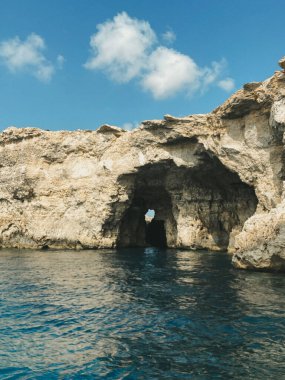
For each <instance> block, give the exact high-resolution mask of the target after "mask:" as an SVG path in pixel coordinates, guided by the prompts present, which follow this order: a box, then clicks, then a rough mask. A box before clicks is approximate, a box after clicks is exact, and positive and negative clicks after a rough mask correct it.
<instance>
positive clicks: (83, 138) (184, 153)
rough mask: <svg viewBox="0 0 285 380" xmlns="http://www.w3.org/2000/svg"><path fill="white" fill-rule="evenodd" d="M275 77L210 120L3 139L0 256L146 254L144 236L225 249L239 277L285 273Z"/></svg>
mask: <svg viewBox="0 0 285 380" xmlns="http://www.w3.org/2000/svg"><path fill="white" fill-rule="evenodd" d="M282 67H283V66H282ZM280 73H281V72H280V71H279V72H276V74H274V76H273V77H271V78H269V79H267V80H266V81H264V82H252V83H249V84H246V85H245V86H244V88H243V89H242V90H239V91H237V92H236V93H235V94H233V95H232V96H231V97H230V98H229V99H228V100H227V101H226V102H225V103H224V104H223V105H221V106H220V107H218V108H217V109H215V110H214V111H213V112H212V113H210V114H206V115H203V114H199V115H190V116H186V117H183V118H176V117H174V116H170V115H166V116H165V117H164V120H153V121H152V120H148V121H145V122H143V123H141V125H140V127H139V128H137V129H134V130H133V131H131V132H126V131H124V130H122V129H120V128H117V127H113V126H109V125H104V126H101V127H100V128H99V129H98V130H97V131H82V130H78V131H73V132H69V131H57V132H50V131H44V130H40V129H36V128H24V129H17V128H15V127H11V128H8V129H6V130H5V131H3V132H2V133H1V135H0V172H1V184H0V202H1V216H0V242H1V246H2V247H16V248H41V247H43V248H47V247H50V248H76V249H80V248H102V247H103V248H111V247H117V246H119V247H129V246H146V245H148V244H149V241H150V236H152V238H151V241H154V242H157V244H158V245H159V242H162V243H163V244H162V243H161V245H167V246H168V247H180V248H194V249H200V248H201V249H202V248H206V249H210V250H217V251H218V250H228V251H229V252H231V253H232V254H233V263H234V265H235V266H236V267H238V268H253V269H256V268H260V269H273V270H274V269H277V270H280V269H285V257H284V251H285V229H284V228H285V227H284V226H285V199H284V198H285V197H284V194H285V192H284V183H283V181H284V178H285V177H284V175H285V171H284V157H285V155H284V136H283V134H284V129H285V76H284V74H282V73H281V76H280ZM149 209H151V210H154V211H155V216H154V219H153V221H152V222H150V223H152V224H150V223H149V224H147V223H146V219H145V214H146V212H147V211H148V210H149ZM153 234H156V236H157V238H156V237H155V238H154V240H153Z"/></svg>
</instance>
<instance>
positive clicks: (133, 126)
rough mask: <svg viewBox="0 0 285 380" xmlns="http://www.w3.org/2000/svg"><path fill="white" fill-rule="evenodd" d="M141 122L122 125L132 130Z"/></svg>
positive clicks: (127, 129)
mask: <svg viewBox="0 0 285 380" xmlns="http://www.w3.org/2000/svg"><path fill="white" fill-rule="evenodd" d="M139 125H140V124H139V123H137V122H136V123H124V124H123V125H122V128H123V129H125V130H126V131H132V130H133V129H135V128H137V127H139Z"/></svg>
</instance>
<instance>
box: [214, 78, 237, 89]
mask: <svg viewBox="0 0 285 380" xmlns="http://www.w3.org/2000/svg"><path fill="white" fill-rule="evenodd" d="M218 86H219V87H220V88H221V89H222V90H224V91H227V92H230V91H232V90H233V89H234V88H235V81H234V80H233V79H232V78H225V79H222V80H220V81H219V82H218Z"/></svg>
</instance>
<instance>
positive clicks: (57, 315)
mask: <svg viewBox="0 0 285 380" xmlns="http://www.w3.org/2000/svg"><path fill="white" fill-rule="evenodd" d="M0 272H1V273H0V293H1V300H0V302H1V303H0V378H1V379H147V380H151V379H171V380H172V379H281V378H283V379H284V376H285V364H284V363H285V345H284V337H285V318H284V316H285V312H284V310H285V308H284V306H285V298H284V288H285V277H284V275H282V274H276V273H275V274H269V273H254V272H244V271H237V270H234V269H232V268H231V265H230V258H229V257H228V256H227V255H226V254H219V253H218V254H217V253H207V252H192V251H176V250H168V251H161V250H157V249H152V248H148V249H132V250H131V249H129V250H119V251H115V250H112V251H111V250H110V251H79V252H73V251H60V252H57V251H56V252H55V251H45V252H44V251H16V250H15V251H12V250H2V251H0Z"/></svg>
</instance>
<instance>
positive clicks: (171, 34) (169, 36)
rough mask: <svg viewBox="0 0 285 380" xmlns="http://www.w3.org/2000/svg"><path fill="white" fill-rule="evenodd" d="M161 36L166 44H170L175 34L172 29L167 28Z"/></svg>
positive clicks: (174, 38)
mask: <svg viewBox="0 0 285 380" xmlns="http://www.w3.org/2000/svg"><path fill="white" fill-rule="evenodd" d="M162 38H163V40H164V42H166V43H167V44H172V43H173V42H174V41H175V40H176V35H175V33H174V32H173V30H171V29H169V30H167V31H166V32H164V33H163V34H162Z"/></svg>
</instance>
